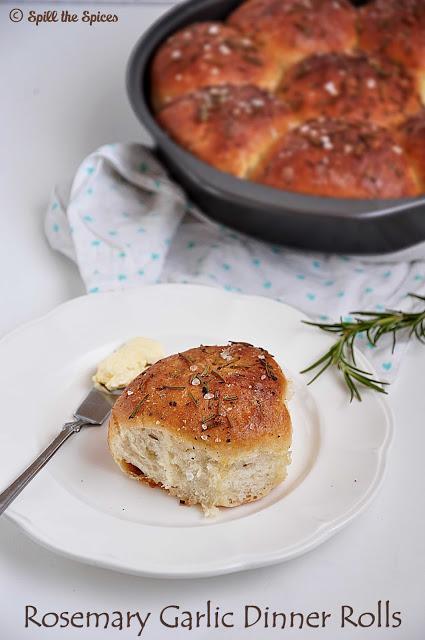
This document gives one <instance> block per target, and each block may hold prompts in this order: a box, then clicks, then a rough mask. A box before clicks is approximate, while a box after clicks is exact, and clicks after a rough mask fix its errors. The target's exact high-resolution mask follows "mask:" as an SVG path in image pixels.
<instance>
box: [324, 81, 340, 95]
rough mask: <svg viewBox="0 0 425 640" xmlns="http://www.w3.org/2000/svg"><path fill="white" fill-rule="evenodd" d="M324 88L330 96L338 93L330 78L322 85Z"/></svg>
mask: <svg viewBox="0 0 425 640" xmlns="http://www.w3.org/2000/svg"><path fill="white" fill-rule="evenodd" d="M323 88H324V90H325V91H327V92H328V93H329V94H330V95H331V96H337V95H338V89H337V88H336V86H335V84H334V83H333V82H332V80H330V81H329V82H327V83H326V84H325V85H324V87H323Z"/></svg>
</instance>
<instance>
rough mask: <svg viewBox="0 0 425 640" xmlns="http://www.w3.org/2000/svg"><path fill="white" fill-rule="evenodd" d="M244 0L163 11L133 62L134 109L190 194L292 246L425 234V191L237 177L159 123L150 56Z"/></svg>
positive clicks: (374, 250)
mask: <svg viewBox="0 0 425 640" xmlns="http://www.w3.org/2000/svg"><path fill="white" fill-rule="evenodd" d="M238 4H240V0H189V1H188V2H184V3H183V4H179V5H178V6H176V7H175V8H173V9H172V10H171V11H169V12H167V13H166V14H165V15H164V16H162V17H161V18H160V19H159V20H158V21H157V22H156V23H155V24H154V25H153V26H152V27H150V28H149V29H148V30H147V31H146V32H145V33H144V34H143V36H142V37H141V38H140V40H139V41H138V42H137V44H136V46H135V48H134V50H133V52H132V55H131V58H130V61H129V64H128V69H127V90H128V95H129V98H130V102H131V105H132V107H133V110H134V112H135V114H136V116H137V118H138V119H139V120H140V122H141V123H142V124H143V126H144V127H145V128H146V129H147V130H148V131H149V133H150V134H151V136H152V137H153V139H154V141H155V143H156V147H157V148H156V151H157V153H158V156H159V157H160V159H161V160H162V162H163V164H164V165H165V166H166V167H167V169H168V170H169V172H170V174H171V175H172V176H173V177H174V179H175V180H176V181H177V182H178V183H179V184H180V185H181V186H182V187H183V188H184V189H185V191H186V192H187V194H188V196H189V197H190V198H191V200H192V201H193V202H194V203H196V204H197V205H198V206H199V207H200V208H201V209H202V210H203V211H204V213H206V214H207V216H209V217H210V218H212V219H213V220H216V221H217V222H220V223H222V224H225V225H227V226H229V227H232V228H233V229H237V230H239V231H242V232H244V233H247V234H249V235H251V236H254V237H256V238H259V239H263V240H268V241H270V242H273V243H279V244H285V245H288V246H292V247H298V248H303V249H311V250H315V251H326V252H336V253H353V254H360V255H361V254H363V255H365V254H385V253H391V252H395V251H399V250H401V249H405V248H407V247H411V246H414V245H416V244H418V243H420V242H423V241H425V195H424V196H422V197H419V198H403V199H399V200H357V199H346V198H320V197H316V196H307V195H302V194H298V193H292V192H288V191H283V190H280V189H274V188H272V187H267V186H263V185H260V184H256V183H254V182H250V181H247V180H241V179H239V178H235V177H233V176H231V175H230V174H226V173H223V172H222V171H219V170H217V169H215V168H214V167H211V166H210V165H208V164H206V163H204V162H202V161H201V160H198V159H197V158H196V157H195V156H193V155H192V154H191V153H189V152H187V151H185V150H184V149H183V148H182V147H180V146H179V145H177V144H176V143H175V142H173V140H172V139H171V138H170V137H169V136H168V134H167V133H166V132H165V131H164V130H163V129H162V128H161V127H160V126H159V125H158V123H157V122H156V120H155V117H154V115H153V111H152V108H151V104H150V64H151V60H152V56H153V55H154V53H155V51H156V49H157V48H158V46H159V45H160V44H161V43H162V42H164V40H165V39H166V38H167V37H168V36H169V35H171V34H172V33H174V32H175V31H177V30H178V29H180V28H182V27H185V26H187V25H189V24H191V23H193V22H197V21H202V20H222V19H223V18H225V17H226V16H227V15H228V14H229V13H230V12H231V11H232V10H233V9H234V8H235V7H236V6H237V5H238Z"/></svg>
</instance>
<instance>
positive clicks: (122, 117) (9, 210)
mask: <svg viewBox="0 0 425 640" xmlns="http://www.w3.org/2000/svg"><path fill="white" fill-rule="evenodd" d="M37 6H38V5H36V4H35V3H32V7H31V8H34V7H37ZM46 6H47V5H39V9H45V8H46ZM11 8H12V6H11V5H10V4H9V5H7V6H4V5H3V6H1V7H0V53H1V55H0V77H1V78H2V86H3V88H2V98H1V101H0V122H1V124H2V149H1V154H0V181H1V188H0V193H1V230H2V231H1V240H2V250H1V251H0V274H1V278H0V297H1V300H2V309H1V314H0V334H4V333H6V332H7V331H9V330H11V329H13V328H14V327H15V326H17V325H19V324H20V323H22V322H25V321H26V320H29V319H31V318H34V317H36V316H38V315H40V314H42V313H45V312H46V311H48V310H50V309H51V308H53V307H54V306H56V305H57V304H59V303H61V302H62V301H65V300H67V299H69V298H71V297H74V296H77V295H80V294H82V293H83V287H82V283H81V281H80V278H79V276H78V272H77V270H76V268H75V267H74V265H73V264H71V263H70V262H68V261H67V260H66V259H65V258H63V257H62V256H60V255H58V254H55V253H54V252H53V251H51V250H50V248H49V246H48V245H47V243H46V241H45V239H44V235H43V214H44V209H45V206H46V203H47V200H48V196H49V192H50V190H51V188H52V187H53V185H54V183H55V182H56V181H58V182H60V181H62V180H64V179H66V178H69V177H71V176H72V174H73V173H74V171H75V169H76V167H77V166H78V163H79V161H80V160H81V159H82V158H83V157H84V156H85V155H86V154H87V153H88V152H90V151H91V150H93V149H95V148H96V147H97V146H99V145H101V144H104V143H106V142H112V141H129V140H133V141H140V140H143V139H145V138H144V136H143V133H142V131H141V128H140V127H139V125H138V123H137V121H136V119H135V117H134V115H133V114H132V112H131V110H130V107H129V104H128V101H127V98H126V95H125V88H124V70H125V65H126V61H127V58H128V55H129V52H130V50H131V47H132V45H133V44H134V42H135V41H136V39H137V37H138V36H139V34H140V33H141V32H142V31H143V30H144V29H145V28H146V27H147V25H148V24H149V23H150V22H151V21H152V20H153V19H154V18H155V17H156V16H158V15H159V14H160V13H161V12H163V11H164V10H165V9H166V7H165V6H164V5H157V6H144V7H143V6H134V5H133V6H132V5H125V6H124V5H121V6H120V7H118V6H117V7H116V8H115V9H114V11H115V12H116V13H118V15H119V22H118V23H116V24H112V25H105V24H102V25H96V26H93V27H91V28H90V27H88V26H87V25H82V24H74V25H63V24H54V25H51V24H50V25H41V26H39V27H38V28H36V27H34V26H33V25H30V24H28V23H26V22H25V21H22V22H21V23H18V24H14V23H12V22H10V21H9V18H8V14H9V11H10V9H11ZM22 8H23V9H24V11H26V10H28V7H26V8H25V7H22ZM71 8H72V7H71ZM77 9H78V8H77V7H76V10H77ZM79 9H80V10H81V6H80V8H79ZM96 9H97V7H96ZM108 10H109V11H110V10H111V7H110V6H109V7H108ZM424 356H425V350H424V351H422V350H421V349H420V348H419V347H416V348H414V349H410V351H409V353H408V355H407V357H406V359H405V362H404V363H403V366H402V369H401V372H400V376H399V379H398V380H397V382H396V383H395V384H394V385H393V386H392V387H391V396H390V404H391V407H392V409H393V411H394V414H395V420H396V430H395V432H396V434H395V440H394V444H393V447H392V451H391V456H390V465H389V469H388V473H387V477H386V480H385V483H384V486H383V488H382V490H381V492H380V494H379V495H378V497H377V498H376V499H375V501H374V502H373V504H372V506H371V507H370V508H369V509H368V510H367V511H366V512H365V513H364V514H363V515H361V516H360V517H359V518H357V519H356V520H355V521H354V522H353V523H352V524H351V525H350V526H349V527H348V528H347V529H345V530H344V531H343V532H341V533H340V534H338V535H337V536H335V537H334V538H333V539H331V540H330V541H328V542H326V543H325V544H324V545H322V546H321V547H320V548H318V549H316V550H315V551H313V552H311V553H309V554H307V555H305V556H303V557H301V558H298V559H296V560H294V561H291V562H288V563H286V564H284V565H280V566H275V567H272V568H267V569H262V570H256V571H251V572H247V573H242V574H235V575H231V576H224V577H221V578H214V579H202V580H187V581H161V580H152V579H142V578H137V577H129V576H126V575H121V574H118V573H112V572H109V571H106V570H101V569H96V568H92V567H89V566H85V565H83V564H79V563H77V562H73V561H70V560H66V559H63V558H61V557H59V556H56V555H54V554H52V553H50V552H48V551H46V550H44V549H43V548H42V547H40V546H38V545H37V544H35V543H34V542H32V541H30V540H28V539H27V538H26V537H25V536H24V535H23V533H21V531H20V530H19V529H18V528H17V527H16V526H15V525H14V524H12V523H11V522H10V521H8V520H7V519H6V518H4V517H3V518H2V519H1V521H0V629H1V631H0V637H1V638H5V639H7V640H16V639H21V638H31V639H33V638H34V640H38V639H39V638H55V640H56V639H57V638H61V637H66V638H77V637H78V638H98V637H99V638H100V637H120V638H121V637H125V638H127V637H128V638H130V637H137V632H136V631H135V629H130V630H128V631H121V632H120V634H119V636H118V635H117V631H116V632H115V634H114V632H113V631H112V630H109V631H104V630H102V629H97V630H94V629H90V630H77V629H75V630H69V629H56V630H53V629H51V630H49V629H44V630H43V629H40V630H34V628H32V629H31V630H26V629H25V628H24V607H25V605H28V604H33V605H35V606H37V607H38V609H39V610H40V611H42V612H47V611H59V612H60V611H70V612H72V611H87V610H91V611H114V610H121V611H135V610H141V611H152V612H153V615H152V617H154V616H155V615H156V613H157V612H158V611H159V610H160V609H161V608H162V607H164V606H166V605H167V604H179V605H181V607H182V608H184V609H189V610H197V609H202V608H203V607H204V606H205V602H206V601H207V600H208V599H210V600H211V601H212V603H213V605H214V606H215V605H219V606H220V607H221V608H222V609H226V610H233V611H235V612H238V611H240V610H241V608H242V607H243V606H244V605H245V604H257V605H259V606H263V607H265V606H269V607H270V609H271V610H277V611H291V610H293V611H303V612H305V613H308V612H309V611H322V610H326V611H330V612H334V614H335V616H336V615H337V612H338V611H339V608H340V606H341V605H343V604H349V605H351V606H353V607H354V608H355V609H356V610H357V611H358V613H361V612H363V611H373V610H374V609H375V608H376V603H377V601H378V600H390V602H391V607H392V608H393V610H396V611H401V616H402V621H403V622H402V625H401V626H400V627H399V628H398V629H378V628H376V627H372V628H370V629H364V630H362V629H359V628H357V629H355V628H354V627H353V628H351V629H341V628H340V626H339V623H338V622H337V619H336V618H335V622H334V624H332V625H330V626H329V627H327V628H326V629H305V630H303V631H300V630H297V629H295V630H290V629H285V631H278V630H273V629H267V630H264V629H263V630H260V629H258V628H257V627H254V628H252V629H248V630H243V629H234V630H231V629H229V630H226V631H223V630H214V631H211V630H210V631H205V630H200V631H193V632H192V633H190V634H189V637H194V638H196V639H198V638H207V637H208V638H222V637H223V638H224V637H226V638H229V640H232V639H233V638H234V639H238V640H240V638H242V637H250V638H256V640H260V638H261V640H265V639H266V638H267V637H270V638H278V637H282V635H283V636H284V637H285V638H286V637H287V638H310V637H320V638H325V637H326V638H327V640H333V639H334V638H353V639H355V638H362V639H363V638H373V639H374V638H377V639H378V638H383V637H385V638H387V637H388V638H394V639H400V640H421V638H424V637H425V606H424V604H425V603H424V597H423V594H424V593H425V542H424V540H425V506H424V505H425V499H424V493H425V492H424V489H425V481H424V476H425V472H424V464H423V452H424V450H425V419H424V416H425V394H424V388H423V380H424V379H425V357H424ZM0 366H1V365H0ZM0 394H1V392H0ZM0 397H1V395H0ZM117 544H119V541H117ZM140 544H143V540H141V541H140ZM142 637H145V638H152V639H153V638H156V639H158V638H159V637H161V638H164V637H167V638H168V637H170V638H176V639H178V638H186V637H188V634H187V631H186V630H184V629H172V630H168V629H166V628H164V627H161V626H160V625H159V623H158V622H157V621H153V622H152V623H151V625H150V627H149V628H147V629H146V630H145V631H144V633H143V635H142Z"/></svg>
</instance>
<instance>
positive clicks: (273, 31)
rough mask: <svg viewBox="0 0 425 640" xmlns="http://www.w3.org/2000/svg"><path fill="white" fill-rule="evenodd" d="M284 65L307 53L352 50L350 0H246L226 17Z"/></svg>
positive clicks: (353, 26) (353, 20) (353, 32)
mask: <svg viewBox="0 0 425 640" xmlns="http://www.w3.org/2000/svg"><path fill="white" fill-rule="evenodd" d="M228 23H229V24H231V25H232V26H234V27H237V28H238V29H240V30H241V31H243V32H244V33H246V34H247V35H249V36H250V37H252V38H254V39H255V40H256V41H258V42H261V43H262V44H263V45H264V47H265V48H266V50H267V53H268V55H270V56H271V57H273V58H275V59H279V60H280V63H281V65H282V66H283V67H287V66H289V65H290V64H292V63H294V62H297V61H299V60H301V59H302V58H304V57H305V56H307V55H310V54H313V53H323V52H326V51H351V50H352V49H353V47H354V46H355V45H356V39H357V35H356V10H355V9H354V7H353V5H352V4H351V3H350V2H349V0H247V1H246V2H244V3H242V4H241V5H240V6H239V7H238V8H237V9H236V10H235V11H234V12H233V13H232V14H231V15H230V17H229V18H228Z"/></svg>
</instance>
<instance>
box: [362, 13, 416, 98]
mask: <svg viewBox="0 0 425 640" xmlns="http://www.w3.org/2000/svg"><path fill="white" fill-rule="evenodd" d="M359 46H360V48H361V49H364V50H365V51H368V52H372V53H375V54H379V55H382V54H383V55H386V56H388V57H389V58H391V59H392V60H395V61H396V62H399V63H401V64H403V65H405V66H406V68H407V69H408V70H409V71H410V72H411V73H412V74H414V75H416V77H417V79H418V84H419V87H420V92H421V94H422V100H423V102H425V2H424V0H372V1H371V2H369V3H368V4H366V5H365V6H364V7H361V8H360V10H359Z"/></svg>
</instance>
